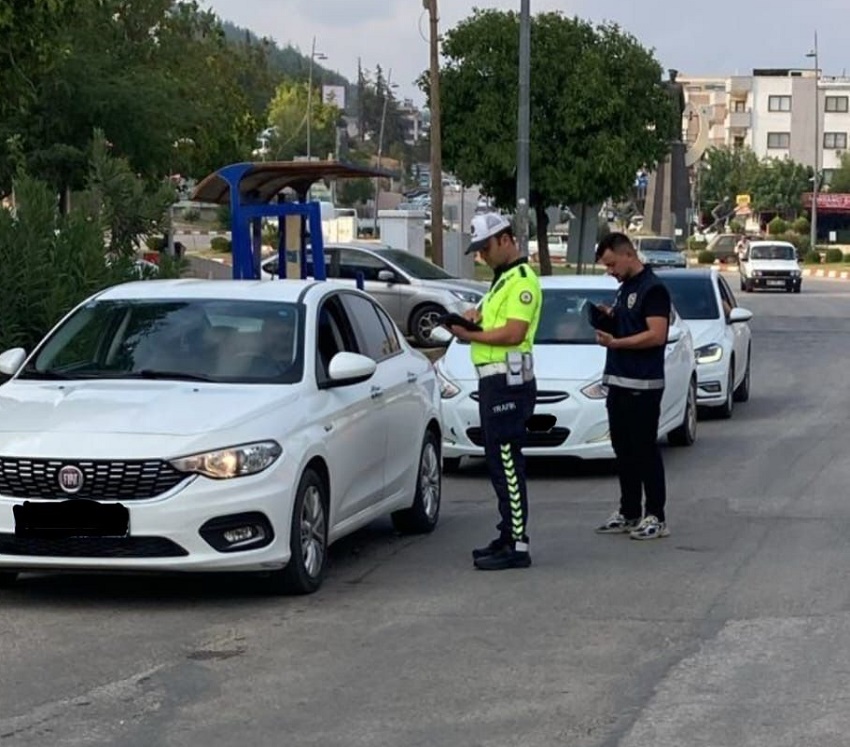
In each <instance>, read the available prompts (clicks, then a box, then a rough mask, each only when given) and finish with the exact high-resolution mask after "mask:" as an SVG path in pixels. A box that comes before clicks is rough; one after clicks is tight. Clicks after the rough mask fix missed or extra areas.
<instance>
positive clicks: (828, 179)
mask: <svg viewBox="0 0 850 747" xmlns="http://www.w3.org/2000/svg"><path fill="white" fill-rule="evenodd" d="M834 176H835V169H824V170H823V171H821V181H822V182H823V186H825V187H828V186H829V185H830V184H832V178H833V177H834Z"/></svg>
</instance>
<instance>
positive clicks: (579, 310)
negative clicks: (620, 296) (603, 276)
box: [534, 288, 616, 345]
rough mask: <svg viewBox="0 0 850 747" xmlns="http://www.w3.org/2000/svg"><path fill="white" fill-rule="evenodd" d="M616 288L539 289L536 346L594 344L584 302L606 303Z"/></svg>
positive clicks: (594, 338) (611, 297) (610, 302)
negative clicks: (539, 307) (538, 318)
mask: <svg viewBox="0 0 850 747" xmlns="http://www.w3.org/2000/svg"><path fill="white" fill-rule="evenodd" d="M615 295H616V291H614V290H604V289H581V288H547V289H546V290H544V291H543V304H542V306H541V311H540V322H539V324H538V325H537V334H536V335H535V338H534V343H535V344H536V345H591V344H596V331H595V330H594V329H593V327H592V326H591V325H590V319H589V315H588V309H587V308H586V306H587V304H588V303H595V304H604V305H606V306H610V305H611V304H613V303H614V297H615Z"/></svg>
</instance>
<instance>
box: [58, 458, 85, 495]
mask: <svg viewBox="0 0 850 747" xmlns="http://www.w3.org/2000/svg"><path fill="white" fill-rule="evenodd" d="M58 477H59V487H60V488H62V491H63V492H64V493H71V494H73V493H79V492H80V491H81V490H82V489H83V484H84V483H85V481H86V478H85V475H83V471H82V470H81V469H80V468H79V467H74V466H72V465H66V466H65V467H62V469H60V470H59V476H58Z"/></svg>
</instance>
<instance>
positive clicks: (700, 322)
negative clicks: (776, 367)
mask: <svg viewBox="0 0 850 747" xmlns="http://www.w3.org/2000/svg"><path fill="white" fill-rule="evenodd" d="M658 277H659V278H660V279H661V280H662V282H663V283H664V284H665V285H666V286H667V288H668V290H669V291H670V296H671V297H672V299H673V304H674V305H675V307H676V310H677V311H678V312H679V315H680V316H681V317H682V318H683V319H684V320H685V321H686V322H687V323H688V327H690V329H691V334H692V335H693V338H694V347H695V348H696V358H697V403H698V404H699V405H700V407H710V408H712V409H713V410H715V411H716V412H717V414H718V415H719V416H720V417H722V418H730V417H732V407H733V404H734V403H735V402H746V401H747V400H748V399H749V398H750V382H751V379H752V377H751V375H750V370H751V366H752V334H751V332H750V325H749V324H748V322H749V321H750V319H752V318H753V313H752V312H751V311H749V310H748V309H742V308H740V307H739V306H738V304H737V302H736V301H735V296H734V295H733V294H732V289H731V288H730V287H729V284H728V283H727V282H726V279H725V278H724V277H723V276H722V275H721V274H720V273H719V272H718V271H717V270H715V269H713V268H712V269H698V270H697V269H694V270H669V271H665V272H663V273H659V275H658Z"/></svg>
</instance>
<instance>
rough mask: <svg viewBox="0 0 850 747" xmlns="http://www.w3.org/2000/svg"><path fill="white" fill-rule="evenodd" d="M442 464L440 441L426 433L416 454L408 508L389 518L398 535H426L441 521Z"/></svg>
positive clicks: (431, 434)
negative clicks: (412, 493) (416, 460)
mask: <svg viewBox="0 0 850 747" xmlns="http://www.w3.org/2000/svg"><path fill="white" fill-rule="evenodd" d="M442 476H443V471H442V464H441V461H440V442H439V439H438V438H437V436H436V435H435V434H434V433H433V431H430V430H429V431H426V433H425V437H424V438H423V439H422V449H421V450H420V452H419V470H418V471H417V473H416V492H415V494H414V496H413V503H412V504H411V506H410V508H405V509H403V510H401V511H396V512H395V513H393V515H392V520H393V526H394V527H395V529H396V531H397V532H400V533H401V534H428V533H429V532H433V531H434V528H435V527H436V526H437V522H438V521H439V520H440V499H441V497H442Z"/></svg>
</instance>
